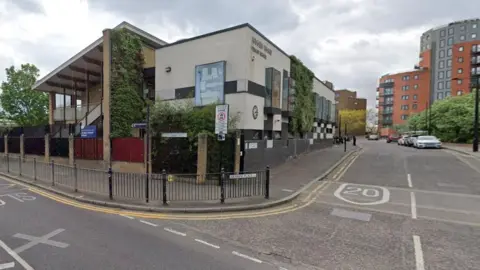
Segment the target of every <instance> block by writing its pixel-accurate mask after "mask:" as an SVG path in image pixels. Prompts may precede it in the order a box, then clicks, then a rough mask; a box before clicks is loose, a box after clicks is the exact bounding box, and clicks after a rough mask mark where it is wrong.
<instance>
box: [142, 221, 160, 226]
mask: <svg viewBox="0 0 480 270" xmlns="http://www.w3.org/2000/svg"><path fill="white" fill-rule="evenodd" d="M140 222H141V223H143V224H147V225H150V226H153V227H157V226H158V225H157V224H155V223H151V222H148V221H145V220H140Z"/></svg>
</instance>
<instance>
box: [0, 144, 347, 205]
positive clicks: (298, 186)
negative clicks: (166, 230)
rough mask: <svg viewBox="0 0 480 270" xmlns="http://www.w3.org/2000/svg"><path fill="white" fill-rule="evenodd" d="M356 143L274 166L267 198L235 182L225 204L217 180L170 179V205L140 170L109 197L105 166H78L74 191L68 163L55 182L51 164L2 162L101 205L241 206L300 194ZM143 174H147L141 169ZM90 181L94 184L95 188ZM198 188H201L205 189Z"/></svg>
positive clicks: (45, 185)
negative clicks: (147, 188)
mask: <svg viewBox="0 0 480 270" xmlns="http://www.w3.org/2000/svg"><path fill="white" fill-rule="evenodd" d="M356 149H357V147H354V146H352V145H351V144H348V145H347V148H346V151H345V149H344V147H343V146H337V145H336V146H333V147H330V148H325V149H321V150H318V151H312V152H310V153H308V154H305V155H301V156H299V157H298V158H296V159H291V160H289V161H287V162H286V163H284V164H282V165H280V166H277V167H275V168H272V169H271V181H270V197H269V199H265V198H264V192H263V188H264V187H263V184H262V187H259V188H258V190H253V189H252V188H250V186H245V187H243V188H240V187H239V186H232V187H231V188H228V187H227V188H226V190H225V193H226V195H227V198H226V200H225V203H224V204H221V203H220V201H219V197H220V188H219V186H218V185H214V184H211V183H210V184H207V185H201V186H200V185H193V184H190V183H183V182H174V183H167V184H168V185H172V188H167V190H168V195H167V198H169V200H168V205H167V206H166V205H163V202H162V201H161V200H162V192H161V181H155V180H158V179H151V181H150V183H151V184H150V202H149V203H146V201H145V196H144V195H145V194H144V193H145V186H144V183H145V179H143V178H141V177H135V176H136V175H134V174H125V173H124V174H122V175H121V176H122V177H119V178H115V177H114V183H113V184H114V185H113V195H114V199H113V200H109V199H108V195H107V194H108V185H107V184H108V181H107V176H106V174H105V173H104V172H103V171H98V170H83V169H82V170H79V171H78V179H79V180H78V192H75V191H74V190H73V189H72V188H71V187H72V186H74V184H73V182H74V176H73V175H74V171H73V169H72V168H71V167H68V166H60V165H56V166H55V170H54V173H55V186H52V180H51V179H52V178H51V172H50V171H49V170H50V167H49V164H44V163H40V162H37V163H36V164H35V165H34V164H33V163H30V162H27V163H22V164H21V166H20V163H19V162H17V161H16V159H15V158H10V163H11V164H10V166H9V170H10V173H8V174H7V173H5V172H6V171H7V169H6V165H5V164H6V163H2V164H1V165H2V168H1V171H2V172H3V175H4V176H8V177H11V178H14V179H17V180H21V181H23V182H26V183H29V184H31V185H34V186H36V187H40V188H42V189H46V190H47V191H50V192H54V193H56V194H58V195H61V196H64V197H67V198H70V199H74V200H77V201H80V202H86V203H91V204H96V205H102V206H110V207H116V208H121V209H130V210H138V211H153V212H166V213H179V212H183V213H185V212H187V213H204V212H225V211H242V210H252V209H262V208H268V207H273V206H277V205H280V204H283V203H286V202H289V201H291V200H293V199H295V198H296V196H298V195H299V194H300V190H302V189H304V187H305V186H307V185H308V184H309V183H312V182H314V181H315V179H316V178H318V177H320V176H322V175H323V174H325V173H326V172H328V170H330V169H332V168H333V167H334V166H335V164H336V163H338V162H339V161H340V160H341V159H342V158H345V157H346V156H347V154H350V153H351V152H352V151H354V150H356ZM34 168H35V170H36V171H37V172H36V173H34ZM20 170H21V171H22V175H21V176H20V175H19V173H18V172H19V171H20ZM0 174H1V173H0ZM34 175H35V176H36V177H37V181H33V178H34ZM139 176H143V175H140V174H139ZM251 186H252V187H253V188H257V187H255V186H256V185H251ZM91 187H95V188H94V189H92V188H91ZM199 188H201V190H200V189H199ZM85 190H95V191H97V192H95V193H93V192H84V191H85ZM189 190H190V191H189ZM192 190H193V191H192ZM192 192H194V193H198V194H196V195H195V194H194V195H195V196H190V195H191V194H190V195H188V194H189V193H192ZM240 193H242V194H244V195H245V196H243V195H242V194H240ZM229 194H230V195H232V196H230V195H229ZM249 194H250V195H249ZM200 195H201V196H200ZM238 195H240V196H238ZM217 197H218V198H217ZM188 198H196V199H197V200H196V201H191V200H188ZM212 198H216V199H212Z"/></svg>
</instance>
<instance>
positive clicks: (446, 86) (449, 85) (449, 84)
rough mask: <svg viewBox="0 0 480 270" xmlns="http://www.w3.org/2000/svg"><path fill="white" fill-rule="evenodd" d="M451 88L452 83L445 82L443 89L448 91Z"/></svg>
mask: <svg viewBox="0 0 480 270" xmlns="http://www.w3.org/2000/svg"><path fill="white" fill-rule="evenodd" d="M451 87H452V82H451V81H447V83H446V84H445V88H447V89H450V88H451Z"/></svg>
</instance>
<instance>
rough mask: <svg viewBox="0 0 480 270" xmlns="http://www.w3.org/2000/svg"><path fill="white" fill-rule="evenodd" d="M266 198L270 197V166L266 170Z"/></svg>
mask: <svg viewBox="0 0 480 270" xmlns="http://www.w3.org/2000/svg"><path fill="white" fill-rule="evenodd" d="M265 178H266V179H265V199H269V198H270V166H268V165H267V169H266V170H265Z"/></svg>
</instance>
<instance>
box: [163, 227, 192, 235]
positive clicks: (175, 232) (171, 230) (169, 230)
mask: <svg viewBox="0 0 480 270" xmlns="http://www.w3.org/2000/svg"><path fill="white" fill-rule="evenodd" d="M163 229H164V230H165V231H167V232H171V233H173V234H176V235H181V236H187V234H186V233H182V232H179V231H175V230H173V229H170V228H163Z"/></svg>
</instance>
